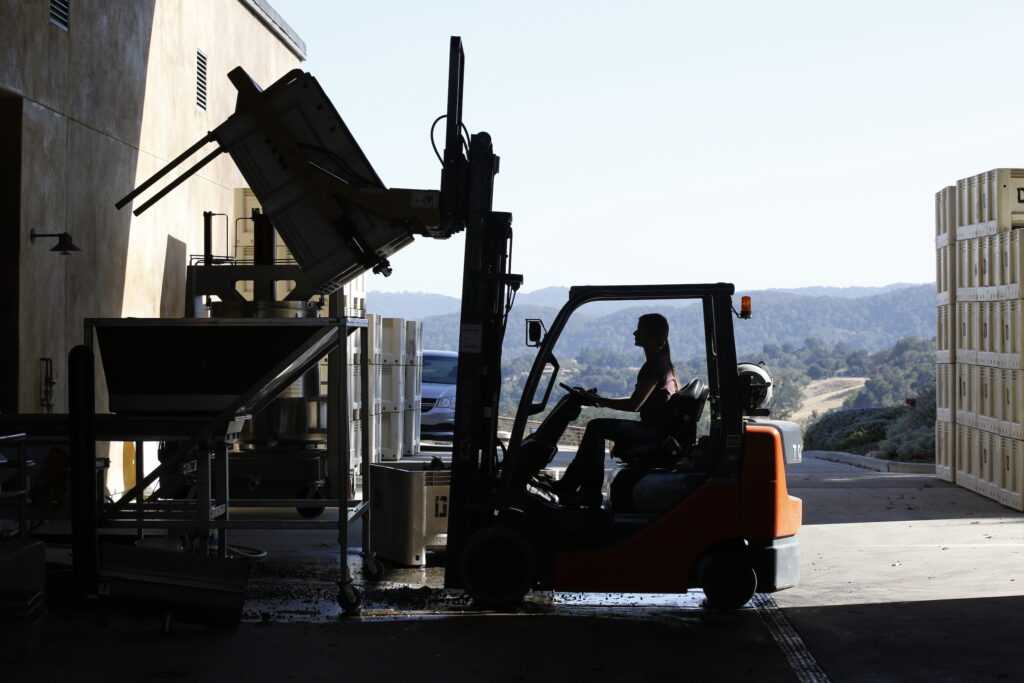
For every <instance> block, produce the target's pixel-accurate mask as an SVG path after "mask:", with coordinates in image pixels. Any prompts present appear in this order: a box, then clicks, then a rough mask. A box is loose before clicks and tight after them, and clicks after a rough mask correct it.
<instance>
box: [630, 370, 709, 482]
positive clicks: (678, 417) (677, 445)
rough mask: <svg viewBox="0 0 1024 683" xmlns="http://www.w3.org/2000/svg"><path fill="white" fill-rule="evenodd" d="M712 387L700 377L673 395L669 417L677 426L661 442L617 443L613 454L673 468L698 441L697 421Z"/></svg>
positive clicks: (631, 461) (647, 464) (645, 464)
mask: <svg viewBox="0 0 1024 683" xmlns="http://www.w3.org/2000/svg"><path fill="white" fill-rule="evenodd" d="M709 393H710V389H708V387H707V385H705V384H704V382H703V381H701V379H700V378H699V377H695V378H694V379H692V380H691V381H690V382H689V383H687V385H686V386H684V387H683V388H682V389H680V390H679V391H677V392H676V393H675V394H673V395H672V396H671V397H670V398H669V400H668V411H669V414H670V415H671V417H670V418H669V419H670V420H671V421H672V422H673V423H674V424H675V428H674V429H673V430H672V431H671V432H670V433H669V434H668V435H667V436H666V437H665V439H664V440H662V442H661V443H660V444H657V445H654V446H649V445H634V444H628V443H627V444H615V446H614V447H613V448H612V452H611V455H612V457H614V458H618V459H619V460H622V461H623V462H624V463H626V464H627V466H629V465H636V466H641V467H644V466H646V467H648V468H650V467H658V466H660V467H666V466H667V467H671V466H672V465H674V464H675V463H676V462H677V461H678V460H679V458H681V457H682V456H684V455H686V454H687V453H688V452H689V451H690V449H691V448H693V445H694V444H695V443H696V441H697V422H698V421H699V420H700V416H701V414H703V412H704V404H706V403H707V400H708V394H709Z"/></svg>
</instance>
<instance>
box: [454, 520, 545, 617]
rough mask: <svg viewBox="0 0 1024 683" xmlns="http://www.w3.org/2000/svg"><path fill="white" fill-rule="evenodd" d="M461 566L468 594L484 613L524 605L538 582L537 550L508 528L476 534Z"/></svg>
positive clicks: (463, 557) (470, 541)
mask: <svg viewBox="0 0 1024 683" xmlns="http://www.w3.org/2000/svg"><path fill="white" fill-rule="evenodd" d="M459 565H460V568H461V570H462V580H463V582H464V583H465V585H466V591H467V592H468V593H469V595H470V597H472V598H473V603H474V604H475V605H477V606H479V607H482V608H484V609H502V608H510V607H516V606H518V605H520V604H521V603H522V602H523V598H525V597H526V594H527V593H529V592H530V589H531V588H533V585H534V583H535V581H536V578H537V555H536V553H535V552H534V549H533V546H532V545H530V543H529V541H527V540H526V538H525V537H524V536H523V535H522V534H521V533H519V532H518V531H516V530H514V529H510V528H508V527H500V526H495V527H488V528H486V529H481V530H480V531H478V532H476V533H475V534H473V536H472V537H471V538H470V539H469V543H468V544H467V545H466V549H465V550H464V551H463V553H462V558H461V561H460V563H459Z"/></svg>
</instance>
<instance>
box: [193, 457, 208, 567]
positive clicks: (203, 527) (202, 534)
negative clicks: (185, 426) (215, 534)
mask: <svg viewBox="0 0 1024 683" xmlns="http://www.w3.org/2000/svg"><path fill="white" fill-rule="evenodd" d="M198 451H199V452H198V453H197V454H196V465H197V469H198V470H199V491H198V492H197V495H196V498H197V500H198V506H197V508H196V523H197V526H198V528H199V549H200V550H201V551H202V552H203V553H204V554H205V553H206V552H207V551H208V550H209V549H210V474H211V472H210V446H209V444H208V443H203V444H201V445H200V446H199V448H198Z"/></svg>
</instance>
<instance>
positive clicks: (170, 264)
mask: <svg viewBox="0 0 1024 683" xmlns="http://www.w3.org/2000/svg"><path fill="white" fill-rule="evenodd" d="M48 10H49V1H48V0H0V51H2V52H3V58H2V59H0V94H2V95H4V96H15V97H20V98H22V117H21V131H20V135H21V140H22V143H21V147H22V154H21V168H20V181H19V182H20V188H21V201H20V209H19V211H20V225H17V226H15V227H13V228H12V227H6V226H5V227H3V228H0V229H2V230H12V229H16V230H17V240H16V242H17V246H18V255H19V256H18V270H19V274H18V295H17V302H16V303H17V308H18V311H17V320H18V338H17V347H18V350H17V364H18V368H17V374H18V392H17V402H18V406H17V407H18V410H19V411H20V412H38V411H39V409H40V408H39V406H40V381H39V380H40V376H39V373H40V370H39V358H40V357H50V358H52V359H53V361H54V366H55V374H56V380H57V385H56V387H55V395H54V399H55V408H54V409H55V410H56V411H57V412H62V411H64V410H66V394H67V385H66V366H67V353H68V350H69V349H70V348H71V347H72V346H74V345H75V344H79V343H81V342H82V340H83V321H84V319H85V318H88V317H99V316H112V317H120V316H131V317H158V316H180V315H182V313H183V311H184V279H185V266H186V264H187V259H188V256H189V255H190V254H196V253H200V252H201V251H202V212H203V211H207V210H209V211H215V212H218V213H224V214H226V221H227V225H228V227H229V231H228V233H229V234H228V235H227V237H226V238H225V234H224V230H223V225H224V224H223V223H221V222H220V221H223V220H225V219H224V218H218V219H217V221H218V222H217V223H216V224H215V230H214V251H215V252H217V253H227V252H229V251H230V249H231V245H233V244H234V241H235V240H234V236H233V232H232V230H233V226H234V221H235V218H236V216H235V215H234V214H235V201H234V197H235V189H236V188H238V187H242V186H244V185H245V182H244V180H243V179H242V177H241V175H240V174H239V173H238V170H237V169H236V168H235V166H234V164H233V163H232V161H231V159H230V157H228V155H226V154H225V155H221V156H220V157H219V158H218V159H217V160H216V161H214V162H213V163H212V164H210V165H208V166H207V167H206V168H205V169H203V170H202V171H201V172H200V173H199V174H198V175H196V176H193V177H192V178H191V179H190V180H189V181H187V182H186V183H185V184H184V185H182V186H181V187H179V188H178V189H177V190H175V191H174V192H172V193H171V194H170V195H168V196H167V197H166V198H165V199H163V200H162V201H161V202H159V203H157V204H156V205H155V206H154V207H153V208H151V209H150V210H149V211H147V212H146V213H144V214H143V215H142V216H141V217H139V218H135V217H133V216H132V214H131V211H130V209H131V207H126V208H125V209H124V210H122V211H117V210H116V209H115V208H114V203H115V202H116V201H117V200H118V199H120V198H121V197H122V196H124V195H125V194H127V193H128V192H129V191H130V190H131V189H132V188H133V187H135V185H137V184H139V183H140V182H142V181H143V180H144V179H145V178H147V177H148V176H149V175H151V174H152V173H153V172H155V171H156V170H158V169H159V168H160V167H161V166H163V165H164V164H165V163H167V162H168V161H170V160H171V159H172V158H173V157H175V156H177V155H178V154H179V153H180V152H182V151H183V150H184V149H185V148H187V147H188V146H190V145H191V144H192V143H194V142H195V141H197V140H198V139H200V138H201V137H203V136H204V135H205V134H206V132H207V131H209V130H210V129H212V128H214V127H215V126H217V125H218V124H219V123H220V122H222V121H223V120H224V119H225V118H227V117H228V116H229V115H230V114H231V112H232V111H233V109H234V99H235V91H234V88H233V87H232V86H231V84H230V82H229V81H228V80H227V76H226V74H227V72H228V71H229V70H230V69H232V68H234V67H235V66H238V65H241V66H243V67H244V68H245V69H246V71H248V72H249V74H250V75H251V76H252V77H253V78H254V79H255V80H256V81H257V82H258V83H260V84H261V85H264V86H266V85H269V84H270V83H271V82H273V81H274V80H276V79H277V78H279V77H280V76H281V75H283V74H284V73H286V72H287V71H289V70H291V69H293V68H296V67H297V66H298V65H299V64H300V57H299V56H298V55H297V54H296V50H295V46H294V45H289V44H286V42H285V41H284V40H282V39H281V38H280V37H279V36H278V35H276V34H275V33H273V32H271V31H270V30H269V29H268V28H267V26H266V24H265V23H264V22H263V21H261V19H260V17H259V16H258V14H257V12H258V11H259V10H258V8H256V7H255V6H254V4H253V3H252V2H245V1H243V0H72V3H71V22H70V29H69V30H67V31H64V30H63V29H61V28H58V27H57V26H54V25H52V24H51V23H50V21H49V20H48ZM197 50H201V51H202V52H203V53H204V54H205V55H206V57H207V64H208V66H207V69H208V86H207V109H206V110H205V111H204V110H202V109H200V108H199V107H198V106H197V104H196V66H197V65H196V59H197V57H196V51H197ZM212 149H213V148H212V146H211V147H208V148H207V149H206V150H204V151H201V152H200V153H198V154H197V155H196V156H195V157H194V159H193V161H194V160H198V159H199V158H200V156H201V155H202V154H204V153H205V151H210V150H212ZM6 177H7V174H6V173H5V178H6ZM146 196H148V195H146ZM146 196H144V197H143V198H141V199H139V200H137V201H136V206H137V205H138V204H140V203H141V201H143V200H144V199H145V197H146ZM32 229H36V230H38V231H40V232H63V231H67V232H69V233H70V234H71V235H72V237H73V239H74V241H75V243H76V244H77V245H78V246H79V247H81V249H82V251H81V252H78V253H75V254H72V255H70V256H60V255H58V254H55V253H51V252H50V251H49V248H50V247H51V246H52V244H53V241H52V240H45V241H42V242H39V241H37V242H36V243H35V244H32V243H31V242H30V240H29V234H30V231H31V230H32ZM10 237H11V236H10V235H5V243H8V244H10V243H12V242H11V240H10V239H7V238H10ZM12 342H13V340H10V339H9V340H8V341H7V342H6V343H5V350H6V348H7V346H9V345H13V343H12ZM98 379H99V381H100V382H102V375H101V374H100V375H98ZM97 389H98V394H99V396H100V401H99V403H100V405H99V406H98V407H99V408H100V409H101V410H102V409H103V408H104V407H105V406H104V405H103V404H104V400H103V398H102V397H103V394H104V393H105V392H104V390H103V387H102V386H98V387H97Z"/></svg>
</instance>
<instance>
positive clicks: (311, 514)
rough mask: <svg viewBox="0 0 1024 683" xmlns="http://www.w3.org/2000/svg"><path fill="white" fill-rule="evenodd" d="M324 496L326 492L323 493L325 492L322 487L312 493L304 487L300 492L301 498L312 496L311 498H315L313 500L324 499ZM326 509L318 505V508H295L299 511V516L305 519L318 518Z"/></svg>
mask: <svg viewBox="0 0 1024 683" xmlns="http://www.w3.org/2000/svg"><path fill="white" fill-rule="evenodd" d="M323 497H324V494H323V492H322V491H321V490H320V489H316V490H315V491H313V492H312V493H310V492H309V491H308V490H306V489H303V490H302V491H300V492H299V498H310V499H313V500H322V499H323ZM324 509H325V508H322V507H318V508H307V507H297V508H295V510H296V511H297V512H298V513H299V516H300V517H302V518H303V519H316V518H317V517H319V516H320V515H322V514H323V513H324Z"/></svg>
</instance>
